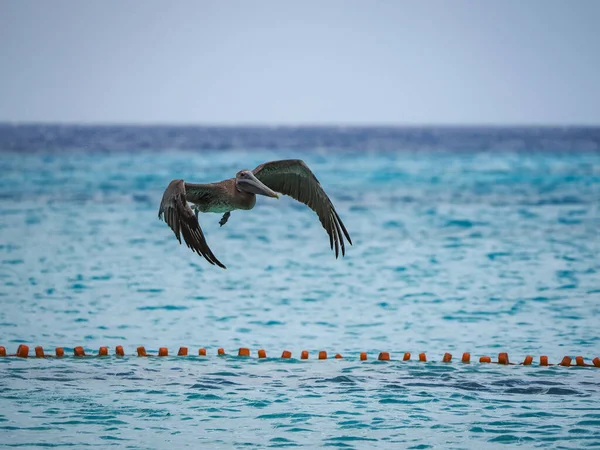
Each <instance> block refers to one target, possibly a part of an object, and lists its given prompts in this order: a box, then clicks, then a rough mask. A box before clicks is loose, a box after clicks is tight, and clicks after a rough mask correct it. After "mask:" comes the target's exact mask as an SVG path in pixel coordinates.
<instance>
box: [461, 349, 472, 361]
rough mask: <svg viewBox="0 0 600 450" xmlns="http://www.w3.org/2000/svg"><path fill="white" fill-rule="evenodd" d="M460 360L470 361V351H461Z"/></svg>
mask: <svg viewBox="0 0 600 450" xmlns="http://www.w3.org/2000/svg"><path fill="white" fill-rule="evenodd" d="M462 362H464V363H470V362H471V354H470V353H466V352H465V353H463V355H462Z"/></svg>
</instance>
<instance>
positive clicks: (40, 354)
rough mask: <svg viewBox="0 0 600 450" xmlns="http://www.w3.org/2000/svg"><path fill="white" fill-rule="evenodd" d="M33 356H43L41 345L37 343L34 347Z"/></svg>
mask: <svg viewBox="0 0 600 450" xmlns="http://www.w3.org/2000/svg"><path fill="white" fill-rule="evenodd" d="M35 357H36V358H43V357H44V349H43V348H42V346H41V345H38V346H37V347H36V348H35Z"/></svg>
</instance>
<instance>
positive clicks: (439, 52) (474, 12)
mask: <svg viewBox="0 0 600 450" xmlns="http://www.w3.org/2000/svg"><path fill="white" fill-rule="evenodd" d="M599 86H600V0H599V1H595V0H589V1H587V0H577V1H556V0H546V1H537V0H527V1H522V0H516V1H500V0H498V1H491V0H490V1H487V0H472V1H430V2H423V1H411V2H407V1H392V0H389V1H350V0H344V1H334V0H328V1H312V0H302V1H296V2H291V1H278V0H274V1H242V0H239V1H212V2H205V1H183V0H178V1H175V2H168V1H154V0H144V1H126V2H122V1H112V0H109V1H96V2H91V1H81V0H77V1H29V0H26V1H22V0H0V121H9V122H23V121H25V122H31V121H35V122H69V123H185V124H395V125H420V124H441V125H443V124H463V125H464V124H501V125H502V124H505V125H506V124H565V125H568V124H595V125H600V87H599Z"/></svg>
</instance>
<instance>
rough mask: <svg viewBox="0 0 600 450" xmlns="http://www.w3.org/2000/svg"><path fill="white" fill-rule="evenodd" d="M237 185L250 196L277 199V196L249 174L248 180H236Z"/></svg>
mask: <svg viewBox="0 0 600 450" xmlns="http://www.w3.org/2000/svg"><path fill="white" fill-rule="evenodd" d="M237 185H238V186H239V187H240V188H241V189H243V190H244V191H246V192H249V193H251V194H258V195H265V196H267V197H273V198H279V194H278V193H277V192H275V191H274V190H272V189H270V188H269V187H268V186H266V185H265V184H264V183H262V182H261V181H260V180H259V179H258V178H256V177H255V176H254V175H252V174H250V176H249V177H248V178H245V179H239V180H237Z"/></svg>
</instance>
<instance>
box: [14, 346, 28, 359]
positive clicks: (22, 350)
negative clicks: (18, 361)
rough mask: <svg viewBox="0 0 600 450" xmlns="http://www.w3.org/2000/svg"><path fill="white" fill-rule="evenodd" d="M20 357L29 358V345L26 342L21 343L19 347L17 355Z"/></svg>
mask: <svg viewBox="0 0 600 450" xmlns="http://www.w3.org/2000/svg"><path fill="white" fill-rule="evenodd" d="M16 356H18V357H19V358H27V357H28V356H29V347H28V346H26V345H25V344H21V345H19V347H18V348H17V355H16Z"/></svg>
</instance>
